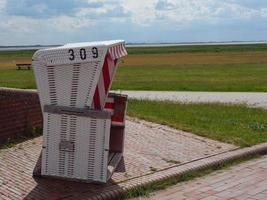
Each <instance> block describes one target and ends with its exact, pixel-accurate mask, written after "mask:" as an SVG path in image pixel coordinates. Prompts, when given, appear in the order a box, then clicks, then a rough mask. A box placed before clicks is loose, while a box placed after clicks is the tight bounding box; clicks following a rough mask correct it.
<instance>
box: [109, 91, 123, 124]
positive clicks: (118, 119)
mask: <svg viewBox="0 0 267 200" xmlns="http://www.w3.org/2000/svg"><path fill="white" fill-rule="evenodd" d="M118 108H119V109H118ZM126 109H127V96H126V95H120V94H113V93H112V94H110V95H109V96H108V98H107V101H106V103H105V108H104V110H105V111H109V112H111V125H114V126H125V115H126Z"/></svg>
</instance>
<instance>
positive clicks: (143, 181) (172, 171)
mask: <svg viewBox="0 0 267 200" xmlns="http://www.w3.org/2000/svg"><path fill="white" fill-rule="evenodd" d="M257 154H261V155H264V154H267V142H266V143H262V144H258V145H254V146H251V147H246V148H241V149H237V150H233V151H228V152H225V153H222V154H217V155H214V156H211V157H208V158H204V159H200V160H197V161H193V162H190V163H186V164H184V165H179V166H176V167H173V168H169V169H167V170H164V171H159V172H155V173H153V174H149V175H147V176H143V177H139V178H136V179H132V180H130V181H126V182H122V183H119V184H118V185H114V186H111V187H109V188H108V189H107V190H105V191H103V192H102V193H100V194H98V195H96V196H94V197H93V198H89V199H90V200H112V199H114V200H117V199H120V198H121V197H122V196H123V195H124V194H126V193H127V192H129V191H131V190H134V189H136V188H138V187H142V186H147V185H149V184H152V183H157V182H161V181H163V180H166V179H168V178H171V177H178V176H182V175H185V174H187V173H190V172H192V171H197V170H204V169H206V168H209V167H213V166H217V165H219V164H221V163H227V162H230V161H234V160H237V159H240V158H244V157H247V156H252V155H257ZM89 199H88V200H89Z"/></svg>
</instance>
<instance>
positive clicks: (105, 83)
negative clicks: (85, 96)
mask: <svg viewBox="0 0 267 200" xmlns="http://www.w3.org/2000/svg"><path fill="white" fill-rule="evenodd" d="M126 55H127V51H126V48H125V44H124V43H121V44H119V45H116V46H112V47H110V48H109V49H108V51H107V54H106V56H105V61H104V64H103V67H102V71H101V74H100V77H99V81H98V84H97V86H96V90H95V93H94V97H93V102H92V106H91V107H92V108H93V109H98V110H101V109H103V108H104V106H105V103H106V98H107V96H108V92H109V89H110V87H111V83H112V80H113V78H114V75H115V72H116V67H117V63H118V59H120V58H121V57H123V56H126Z"/></svg>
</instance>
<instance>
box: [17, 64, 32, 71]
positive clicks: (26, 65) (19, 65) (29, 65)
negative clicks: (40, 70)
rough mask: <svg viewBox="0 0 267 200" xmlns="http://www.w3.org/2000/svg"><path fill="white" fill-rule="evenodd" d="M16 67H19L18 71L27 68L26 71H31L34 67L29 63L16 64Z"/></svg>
mask: <svg viewBox="0 0 267 200" xmlns="http://www.w3.org/2000/svg"><path fill="white" fill-rule="evenodd" d="M16 67H17V69H23V68H25V69H28V70H30V69H31V67H32V65H31V64H29V63H23V64H16Z"/></svg>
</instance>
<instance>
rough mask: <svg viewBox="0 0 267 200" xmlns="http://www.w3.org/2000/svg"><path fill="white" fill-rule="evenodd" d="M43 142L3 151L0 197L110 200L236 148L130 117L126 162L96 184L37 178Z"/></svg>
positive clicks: (24, 144)
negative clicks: (35, 171) (35, 172)
mask: <svg viewBox="0 0 267 200" xmlns="http://www.w3.org/2000/svg"><path fill="white" fill-rule="evenodd" d="M41 142H42V137H38V138H35V139H33V140H29V141H26V142H24V143H21V144H18V145H16V146H15V147H13V148H9V149H4V150H0V199H52V200H53V199H89V198H91V199H92V198H93V197H94V196H96V195H98V196H99V195H100V196H101V195H102V198H109V199H111V198H114V196H115V195H118V194H117V193H118V192H121V191H125V190H127V189H128V188H131V187H134V186H135V185H140V184H142V183H145V182H146V183H147V182H149V181H152V180H154V179H155V177H157V178H163V174H164V173H163V172H166V173H167V172H168V170H173V168H175V167H176V166H179V165H180V164H183V163H184V164H185V163H188V162H191V161H194V160H199V159H201V158H205V157H209V156H211V155H216V154H220V153H223V152H228V151H230V150H233V149H236V148H237V147H236V146H233V145H230V144H224V143H221V142H217V141H213V140H210V139H206V138H202V137H199V136H196V135H193V134H191V133H186V132H182V131H178V130H175V129H172V128H169V127H166V126H162V125H158V124H154V123H150V122H145V121H140V120H136V119H128V120H127V129H126V141H125V153H124V159H123V161H122V162H121V163H120V165H119V168H118V169H117V171H116V172H115V173H114V175H113V176H112V180H110V181H109V182H108V183H107V184H105V185H97V184H86V183H76V182H67V181H60V180H54V179H44V178H35V179H34V178H33V177H32V171H33V168H34V166H35V164H36V161H37V159H38V156H39V154H40V151H41ZM155 170H156V171H160V172H156V173H155ZM108 195H109V196H108Z"/></svg>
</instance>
